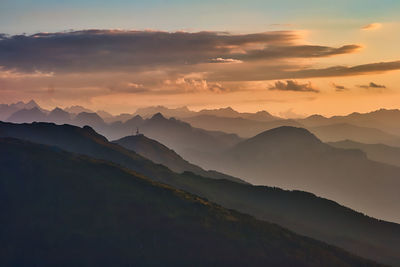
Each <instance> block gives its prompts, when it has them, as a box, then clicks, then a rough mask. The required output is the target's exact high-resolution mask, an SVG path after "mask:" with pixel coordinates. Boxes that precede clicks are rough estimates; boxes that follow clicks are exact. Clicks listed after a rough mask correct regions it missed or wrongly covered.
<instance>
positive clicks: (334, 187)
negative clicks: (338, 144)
mask: <svg viewBox="0 0 400 267" xmlns="http://www.w3.org/2000/svg"><path fill="white" fill-rule="evenodd" d="M207 168H212V169H216V170H218V171H221V172H224V173H227V174H230V175H236V176H238V177H246V180H247V181H249V182H251V183H253V184H263V185H270V186H278V187H283V188H287V189H299V190H304V191H309V192H313V193H316V194H317V195H320V196H323V197H327V198H329V199H335V200H336V201H339V202H340V203H342V204H344V205H346V206H350V207H352V208H355V209H356V210H359V211H362V212H365V213H367V214H369V215H372V216H374V217H378V218H382V219H386V220H391V221H396V222H400V216H399V214H398V213H397V212H396V211H397V210H399V208H400V204H399V203H400V202H399V201H400V195H399V194H398V192H397V189H395V188H398V186H400V180H399V179H398V177H400V168H398V167H394V166H390V165H386V164H382V163H379V162H374V161H371V160H369V159H368V158H367V157H366V155H365V153H363V152H361V151H360V150H346V149H339V148H334V147H332V146H329V145H327V144H324V143H322V142H321V141H320V140H319V139H318V138H316V137H315V136H314V135H313V134H311V133H310V132H309V131H307V130H305V129H301V128H294V127H280V128H276V129H272V130H269V131H266V132H263V133H261V134H259V135H257V136H255V137H253V138H250V139H247V140H245V141H243V142H241V143H239V144H237V145H236V146H234V147H233V148H231V149H229V150H227V151H226V152H225V153H224V154H223V155H222V156H220V157H219V158H218V159H215V158H214V159H212V158H210V161H209V164H208V166H207Z"/></svg>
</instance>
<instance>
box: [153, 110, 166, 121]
mask: <svg viewBox="0 0 400 267" xmlns="http://www.w3.org/2000/svg"><path fill="white" fill-rule="evenodd" d="M151 120H166V118H165V117H164V116H163V115H162V114H161V113H160V112H158V113H156V114H154V115H153V116H152V117H151Z"/></svg>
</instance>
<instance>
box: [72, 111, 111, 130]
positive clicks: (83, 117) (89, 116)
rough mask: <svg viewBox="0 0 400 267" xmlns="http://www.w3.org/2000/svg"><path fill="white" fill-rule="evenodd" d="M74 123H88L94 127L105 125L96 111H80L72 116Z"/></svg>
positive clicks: (80, 124)
mask: <svg viewBox="0 0 400 267" xmlns="http://www.w3.org/2000/svg"><path fill="white" fill-rule="evenodd" d="M73 122H74V124H75V125H77V126H85V125H90V126H91V127H95V128H99V127H101V128H104V127H105V126H106V124H105V122H104V120H103V119H102V118H101V117H100V116H99V115H98V114H97V113H89V112H81V113H79V114H77V115H76V116H75V118H74V121H73Z"/></svg>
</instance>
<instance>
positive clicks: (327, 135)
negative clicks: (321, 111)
mask: <svg viewBox="0 0 400 267" xmlns="http://www.w3.org/2000/svg"><path fill="white" fill-rule="evenodd" d="M308 129H309V130H310V131H311V132H312V133H314V134H315V135H316V136H318V138H320V139H321V140H323V141H324V142H337V141H343V140H346V139H350V140H353V141H357V142H361V143H367V144H387V145H392V146H397V147H399V146H400V136H397V135H394V134H389V133H387V132H384V131H382V130H379V129H376V128H367V127H361V126H356V125H352V124H348V123H340V124H329V125H324V126H318V127H312V128H308Z"/></svg>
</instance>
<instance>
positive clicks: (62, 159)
mask: <svg viewBox="0 0 400 267" xmlns="http://www.w3.org/2000/svg"><path fill="white" fill-rule="evenodd" d="M0 155H1V156H0V166H3V167H2V168H1V169H0V174H1V175H0V177H1V179H0V180H1V184H2V187H1V190H2V195H1V199H2V201H1V204H0V205H1V211H2V227H1V228H0V233H1V237H2V238H1V242H2V244H3V246H2V247H3V248H2V257H1V259H0V261H1V262H2V265H3V266H16V265H40V266H54V265H57V266H77V265H79V266H93V265H95V266H109V265H135V266H138V265H141V266H142V265H192V266H193V265H210V264H218V265H231V266H243V265H248V264H250V265H252V266H266V265H273V266H378V264H375V263H373V262H370V261H367V260H364V259H361V258H358V257H356V256H353V255H351V254H349V253H347V252H345V251H343V250H341V249H337V248H335V247H332V246H329V245H326V244H324V243H322V242H318V241H314V240H312V239H309V238H305V237H302V236H298V235H296V234H294V233H292V232H290V231H288V230H286V229H283V228H280V227H279V226H277V225H273V224H270V223H267V222H262V221H257V220H255V219H254V218H252V217H250V216H247V215H243V214H240V213H238V212H236V211H232V210H227V209H224V208H222V207H221V206H218V205H215V204H213V203H211V202H208V201H206V200H204V199H201V198H199V197H196V196H194V195H191V194H188V193H185V192H183V191H179V190H176V189H173V188H171V187H169V186H165V185H161V184H158V183H154V182H151V181H150V180H148V179H146V178H144V177H142V176H140V175H138V174H136V173H133V172H129V171H126V170H123V169H121V168H119V167H118V166H116V165H112V164H109V163H106V162H102V161H96V160H93V159H89V158H86V157H80V156H77V155H74V154H70V153H66V152H63V151H60V150H55V149H54V148H52V147H47V146H43V145H36V144H32V143H27V142H21V141H19V140H15V139H11V140H10V139H5V140H4V139H2V140H0ZM5 244H7V245H5Z"/></svg>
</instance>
